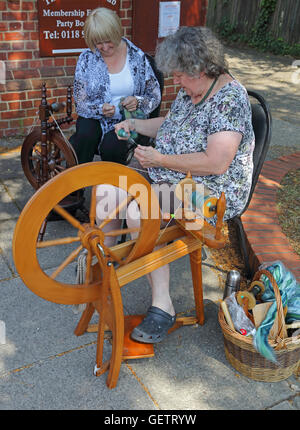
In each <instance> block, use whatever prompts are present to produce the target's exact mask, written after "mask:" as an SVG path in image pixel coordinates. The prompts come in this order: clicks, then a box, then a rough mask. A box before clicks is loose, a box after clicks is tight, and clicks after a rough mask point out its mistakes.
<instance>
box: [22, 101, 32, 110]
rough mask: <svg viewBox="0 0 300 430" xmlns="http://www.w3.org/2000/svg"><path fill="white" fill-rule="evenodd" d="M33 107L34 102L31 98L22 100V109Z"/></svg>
mask: <svg viewBox="0 0 300 430" xmlns="http://www.w3.org/2000/svg"><path fill="white" fill-rule="evenodd" d="M32 107H33V103H32V101H31V100H26V101H24V102H21V108H22V109H29V108H32Z"/></svg>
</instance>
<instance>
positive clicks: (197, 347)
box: [0, 48, 300, 415]
mask: <svg viewBox="0 0 300 430" xmlns="http://www.w3.org/2000/svg"><path fill="white" fill-rule="evenodd" d="M226 52H227V54H228V59H229V61H230V65H231V70H232V72H233V73H234V74H235V75H236V76H237V77H238V78H239V79H240V80H241V81H242V83H244V85H245V86H246V87H247V88H249V89H253V90H255V89H256V90H257V91H259V92H261V93H262V94H263V95H264V96H265V97H266V99H267V101H268V102H269V103H270V105H271V109H272V114H273V138H272V144H271V148H270V151H269V154H268V159H270V158H272V157H275V158H276V157H277V156H279V155H281V154H287V153H292V152H293V151H295V149H298V150H299V135H300V133H299V132H300V125H299V124H300V122H299V99H298V98H297V97H298V96H297V93H299V84H293V83H292V81H291V75H292V73H293V72H294V69H293V68H292V66H291V65H292V59H289V58H281V57H273V56H269V57H268V56H266V54H262V53H257V52H255V51H252V50H247V51H246V50H237V49H233V48H227V50H226ZM21 142H22V139H17V138H14V139H6V140H2V142H1V145H0V146H2V148H3V151H4V152H2V154H0V320H1V321H3V322H4V323H5V328H6V336H5V343H3V344H0V410H22V409H26V410H27V409H28V410H30V409H31V410H41V409H49V410H67V409H71V410H75V409H80V410H81V409H82V410H105V411H108V412H107V413H105V414H106V415H109V413H110V412H114V413H115V415H117V411H118V410H123V411H125V410H128V411H141V410H149V411H153V413H154V412H155V411H156V412H158V411H161V412H162V413H163V411H164V410H170V411H176V410H184V411H188V410H194V411H195V410H267V409H270V410H299V409H300V381H299V378H296V377H295V376H291V377H289V378H288V379H286V380H284V381H280V382H274V383H267V382H257V381H253V380H251V379H248V378H246V377H244V376H242V375H241V374H239V373H238V372H237V371H236V370H235V369H234V368H233V367H232V366H231V365H230V364H229V363H228V362H227V360H226V357H225V354H224V346H223V337H222V331H221V329H220V327H219V324H218V319H217V313H218V299H220V298H221V297H222V294H223V286H224V281H225V277H226V273H225V272H224V271H223V270H222V269H221V268H216V267H215V266H214V262H213V260H212V258H211V257H210V255H209V250H207V254H208V258H207V259H206V260H205V261H204V262H203V282H204V297H205V318H206V322H205V324H204V326H186V327H183V328H180V329H178V330H177V331H175V332H173V333H172V334H170V335H169V336H168V337H167V339H166V340H165V341H163V342H162V343H161V344H158V345H156V346H155V347H154V349H155V356H154V357H153V358H148V359H140V360H129V361H127V362H124V363H123V364H122V367H121V372H120V377H119V381H118V385H117V387H116V388H115V389H113V390H109V389H107V387H106V384H105V380H106V375H102V376H100V377H97V378H96V377H95V376H93V367H94V364H95V354H96V333H86V334H84V335H83V336H81V337H76V336H75V335H74V334H73V331H74V329H75V327H76V324H77V322H78V320H79V315H78V314H75V313H74V310H73V308H72V306H65V305H57V304H54V303H50V302H47V301H45V300H43V299H41V298H39V297H38V296H36V295H35V294H33V293H32V292H31V291H30V290H29V289H28V288H27V287H26V286H24V284H23V282H22V281H21V279H20V278H19V275H18V273H17V272H16V269H15V266H14V262H13V258H12V237H13V232H14V228H15V225H16V222H17V219H18V217H19V215H20V212H21V211H22V208H23V207H24V205H25V204H26V202H27V201H28V199H29V198H30V197H31V196H32V195H33V189H32V187H31V185H30V184H29V183H28V181H27V179H26V177H25V175H24V173H23V170H22V167H21V163H20V150H19V149H18V147H19V145H20V143H21ZM4 148H5V150H4ZM0 149H1V148H0ZM68 228H69V227H68V225H67V223H66V222H64V221H56V222H51V223H48V226H47V233H46V234H47V237H53V236H54V237H55V236H57V237H58V236H59V235H60V234H61V233H62V232H63V233H64V234H65V233H66V234H65V235H68V230H67V229H68ZM58 248H60V247H58ZM63 258H64V255H63V250H57V251H56V252H52V253H51V254H50V255H47V259H46V258H44V257H43V255H41V262H42V263H43V265H44V266H43V267H46V268H47V270H49V273H51V271H53V270H54V269H55V267H57V266H58V264H60V263H61V261H62V260H63ZM213 267H214V269H213ZM74 278H75V265H74V264H73V265H70V266H69V267H68V269H67V270H66V271H64V272H63V275H62V281H65V282H70V279H74ZM74 281H75V279H74ZM171 288H172V297H173V300H174V305H175V308H176V311H177V312H184V313H185V314H186V313H188V312H193V308H194V304H193V293H192V281H191V274H190V269H189V260H188V258H185V257H184V258H182V259H181V260H177V261H176V262H174V263H172V265H171ZM122 295H123V301H124V308H125V313H128V314H130V313H137V314H138V313H144V312H145V310H146V309H147V307H148V305H149V298H150V290H149V287H148V284H147V282H146V279H144V278H141V279H139V280H137V281H135V282H132V283H130V284H129V285H127V286H126V287H124V288H123V289H122ZM0 340H1V339H0ZM109 349H110V345H109V342H108V341H106V343H105V351H106V352H107V353H109ZM174 413H175V412H174ZM132 414H133V413H132ZM128 415H130V413H128Z"/></svg>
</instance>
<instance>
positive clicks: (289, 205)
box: [277, 169, 300, 255]
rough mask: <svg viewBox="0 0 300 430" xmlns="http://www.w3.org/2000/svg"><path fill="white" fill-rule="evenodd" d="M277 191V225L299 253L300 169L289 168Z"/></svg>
mask: <svg viewBox="0 0 300 430" xmlns="http://www.w3.org/2000/svg"><path fill="white" fill-rule="evenodd" d="M280 185H281V188H280V189H279V190H278V192H277V211H278V220H279V225H280V227H281V229H282V231H283V232H284V234H285V235H286V237H287V239H288V240H289V242H290V245H291V247H292V248H293V249H294V251H295V252H296V253H297V254H298V255H300V227H299V226H300V169H295V170H291V171H290V172H289V173H288V174H287V175H285V177H284V178H283V180H282V181H281V184H280Z"/></svg>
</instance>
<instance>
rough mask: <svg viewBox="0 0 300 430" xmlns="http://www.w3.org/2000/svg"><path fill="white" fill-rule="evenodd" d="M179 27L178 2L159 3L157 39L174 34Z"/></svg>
mask: <svg viewBox="0 0 300 430" xmlns="http://www.w3.org/2000/svg"><path fill="white" fill-rule="evenodd" d="M179 25H180V1H167V2H160V3H159V22H158V37H166V36H168V34H171V33H174V32H175V31H176V30H177V29H178V27H179Z"/></svg>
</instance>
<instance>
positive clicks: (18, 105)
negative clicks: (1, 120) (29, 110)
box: [8, 102, 21, 110]
mask: <svg viewBox="0 0 300 430" xmlns="http://www.w3.org/2000/svg"><path fill="white" fill-rule="evenodd" d="M8 105H9V109H11V110H18V109H20V108H21V103H20V102H10V103H8Z"/></svg>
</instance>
